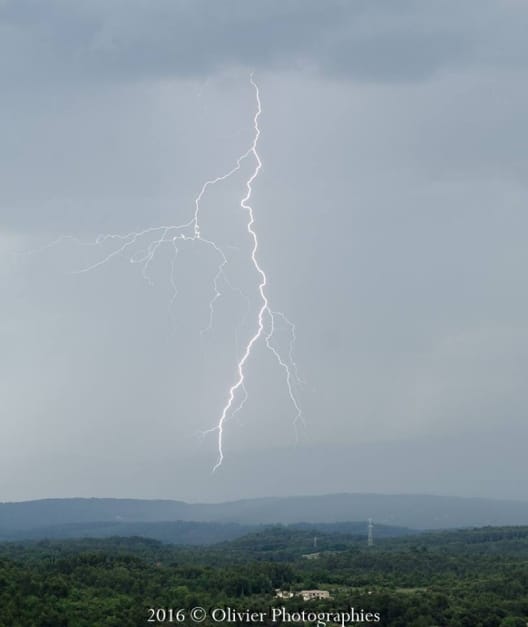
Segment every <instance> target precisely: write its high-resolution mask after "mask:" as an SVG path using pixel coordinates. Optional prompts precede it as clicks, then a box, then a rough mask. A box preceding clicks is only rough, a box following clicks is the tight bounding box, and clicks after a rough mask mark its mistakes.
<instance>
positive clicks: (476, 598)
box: [0, 527, 528, 627]
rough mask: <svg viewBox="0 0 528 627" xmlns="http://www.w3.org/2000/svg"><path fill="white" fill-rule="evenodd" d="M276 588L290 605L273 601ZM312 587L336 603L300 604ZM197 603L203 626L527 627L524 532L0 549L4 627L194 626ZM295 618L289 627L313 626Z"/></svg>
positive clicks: (277, 531) (298, 534) (303, 533)
mask: <svg viewBox="0 0 528 627" xmlns="http://www.w3.org/2000/svg"><path fill="white" fill-rule="evenodd" d="M277 588H280V589H282V590H285V591H291V593H292V594H293V595H294V596H292V598H288V599H278V598H276V596H275V595H276V592H275V590H276V589H277ZM313 589H318V590H321V591H326V592H328V593H329V594H330V596H331V598H329V599H319V600H304V599H303V598H302V597H301V596H298V593H299V592H300V591H301V590H313ZM198 606H200V607H203V608H205V609H206V610H207V612H208V614H207V617H206V618H205V620H204V622H202V623H201V624H203V625H213V624H216V625H218V624H228V623H227V622H226V620H223V619H221V620H218V618H217V620H216V622H215V621H214V620H213V618H212V614H211V611H212V609H213V608H224V609H221V610H220V611H221V612H224V611H225V608H226V607H230V608H232V609H233V611H234V610H238V611H242V610H246V609H248V608H249V609H251V610H254V611H259V612H262V618H261V619H260V620H258V621H257V622H256V623H255V622H252V623H248V622H247V621H245V620H243V617H242V619H240V618H239V619H237V618H236V617H235V618H234V619H233V621H232V622H231V623H230V624H257V625H276V624H280V620H276V621H275V622H272V620H271V612H272V611H273V608H275V611H279V609H278V608H280V607H283V608H284V609H283V610H280V611H281V612H285V613H290V616H293V617H294V618H295V615H294V614H293V613H294V612H296V611H297V612H300V611H305V612H315V613H321V612H323V613H327V614H330V615H331V616H330V617H329V618H328V617H326V618H323V623H326V624H328V625H330V624H333V623H334V622H336V619H335V616H334V613H335V612H340V611H342V612H350V607H351V606H352V607H353V608H354V611H355V612H356V616H355V618H358V617H360V616H363V617H365V616H370V617H371V618H373V620H371V621H369V622H370V623H371V624H373V623H375V624H378V625H386V626H391V627H431V626H433V625H438V626H444V627H520V626H522V627H525V625H526V622H527V621H528V528H527V527H504V528H481V529H474V530H464V531H455V532H441V533H432V534H421V535H419V536H407V537H399V538H386V539H381V540H379V541H378V542H377V544H376V545H375V546H373V547H367V546H366V543H365V538H364V537H358V536H354V535H351V534H347V533H335V534H333V533H327V534H323V535H322V536H321V539H320V543H318V546H317V547H315V549H314V546H313V537H312V531H311V530H307V529H293V528H291V527H290V528H284V527H276V528H272V529H264V530H261V531H259V532H258V533H256V534H252V535H249V536H245V537H243V538H239V539H237V540H234V541H231V542H224V543H221V544H218V545H215V546H211V547H190V546H189V547H176V546H171V545H164V544H162V543H160V542H158V541H155V540H147V539H144V538H111V539H84V540H68V541H49V540H47V541H34V542H25V543H4V544H0V626H1V627H31V626H34V627H63V626H70V627H95V626H97V627H127V626H130V627H135V626H140V625H151V624H171V622H170V619H171V618H172V624H178V623H181V624H186V625H192V624H193V623H192V621H191V620H190V611H191V608H195V607H198ZM150 608H152V609H150ZM156 608H158V609H159V611H158V612H155V611H154V610H155V609H156ZM178 612H179V613H178ZM377 615H379V620H378V621H376V620H375V618H376V616H377ZM149 617H150V618H152V621H153V622H149V621H148V619H149ZM220 618H222V617H220ZM297 618H298V620H293V621H290V622H289V623H287V624H291V625H302V624H303V622H310V621H311V620H312V619H313V618H314V617H310V616H308V617H306V616H305V617H304V618H305V620H304V621H303V617H302V616H298V617H297ZM345 624H361V623H360V622H355V623H354V622H352V620H345ZM362 624H366V621H363V623H362ZM320 627H322V625H321V626H320Z"/></svg>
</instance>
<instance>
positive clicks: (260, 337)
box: [33, 74, 304, 472]
mask: <svg viewBox="0 0 528 627" xmlns="http://www.w3.org/2000/svg"><path fill="white" fill-rule="evenodd" d="M250 83H251V86H252V88H253V90H254V93H255V101H256V111H255V114H254V116H253V139H252V142H251V145H250V147H249V148H248V149H247V150H246V151H245V152H244V153H242V154H241V155H240V156H239V157H238V158H237V159H236V162H235V164H234V165H233V166H232V167H231V169H230V170H228V171H227V172H225V173H224V174H222V175H220V176H217V177H215V178H212V179H209V180H207V181H206V182H205V183H204V184H203V185H202V187H201V189H200V191H199V193H198V195H197V196H196V198H195V199H194V212H193V216H192V218H191V219H190V220H189V221H188V222H186V223H184V224H180V225H164V226H151V227H148V228H146V229H144V230H142V231H137V232H130V233H125V234H111V233H107V234H101V235H98V236H97V238H96V239H95V240H94V241H91V242H82V241H80V240H78V239H77V238H75V237H73V236H71V235H65V236H62V237H60V238H59V239H58V240H55V241H54V242H52V243H51V244H48V245H46V246H45V247H43V248H41V249H39V250H37V251H33V252H41V251H42V250H44V249H46V248H49V247H51V246H55V245H57V244H59V243H61V242H63V241H65V240H73V241H74V242H76V243H77V244H80V245H83V246H96V247H100V246H102V245H107V244H114V247H113V249H112V250H111V251H110V252H108V253H107V254H105V255H104V256H102V257H101V258H99V259H98V260H97V261H95V262H94V263H92V264H90V265H88V266H86V267H84V268H82V269H80V270H77V271H75V272H74V273H75V274H83V273H86V272H91V271H94V270H97V269H98V268H101V267H102V266H104V265H106V264H108V263H109V262H111V261H112V260H114V259H116V258H118V257H121V256H123V255H125V254H127V255H128V256H129V261H130V263H131V264H140V266H141V274H142V276H143V278H144V279H145V280H146V281H147V282H148V283H149V284H150V285H153V283H154V282H153V280H152V278H151V276H150V272H149V270H150V265H151V263H152V262H153V260H154V258H155V257H156V255H157V253H158V251H159V250H160V248H161V247H162V246H165V245H171V246H172V248H173V257H172V260H171V269H170V284H171V287H172V289H173V296H172V299H171V306H172V304H173V302H174V301H175V299H176V297H177V294H178V289H177V285H176V282H175V268H176V263H177V256H178V253H179V250H180V248H179V247H180V245H183V244H186V243H193V244H200V245H203V246H206V247H209V248H211V249H212V250H213V251H214V252H215V254H216V255H217V256H218V259H219V263H218V266H217V269H216V272H215V274H214V276H213V279H212V291H213V296H212V297H211V300H210V301H209V319H208V323H207V325H206V326H205V327H204V328H203V329H202V330H201V331H200V333H201V335H202V337H203V336H205V335H206V334H207V333H208V332H209V331H210V330H211V329H212V327H213V320H214V312H215V305H216V303H217V301H218V300H219V299H220V298H221V296H222V295H223V293H222V291H221V289H220V282H221V281H223V282H224V283H225V284H226V285H227V286H228V287H229V289H231V290H233V291H236V292H238V293H240V294H241V295H242V296H244V297H245V298H246V300H247V297H246V296H245V294H243V292H242V291H241V290H240V289H239V288H238V287H236V286H233V285H232V284H231V282H230V281H229V278H228V277H227V275H226V268H227V266H228V265H229V258H228V256H227V255H226V254H225V253H224V251H223V250H222V248H221V247H220V246H219V245H218V244H217V243H216V242H215V241H214V240H212V239H208V238H205V237H204V236H203V235H202V229H201V224H200V214H201V202H202V200H203V198H204V196H205V194H206V193H207V191H208V190H209V189H210V188H212V187H214V186H215V185H218V184H220V183H222V182H224V181H226V180H228V179H230V178H231V177H232V176H233V175H235V174H236V173H237V172H239V171H240V170H241V167H242V164H243V162H245V161H246V160H249V159H252V160H253V161H254V163H255V166H254V168H253V170H252V172H251V174H250V175H249V178H248V179H247V180H246V182H245V190H246V191H245V194H244V196H243V197H242V199H241V200H240V208H241V209H242V210H243V211H244V212H245V213H246V214H247V233H248V236H249V239H250V244H251V253H250V258H249V262H250V263H251V265H252V267H253V268H254V270H255V272H256V274H257V277H258V287H257V293H258V298H259V303H260V304H259V306H258V311H257V315H256V319H255V330H254V331H253V333H252V335H251V336H250V338H249V339H248V340H247V342H246V343H245V345H244V346H243V348H242V351H241V353H242V354H241V356H240V358H239V360H238V362H237V364H236V368H235V374H234V381H233V383H232V385H231V386H230V387H229V390H228V392H227V396H226V402H225V404H224V406H223V408H222V410H221V412H220V413H219V417H218V420H217V422H216V424H215V425H214V426H213V427H211V428H210V429H208V430H207V431H204V432H203V434H204V435H205V434H209V433H216V434H217V452H218V457H217V461H216V463H215V465H214V467H213V472H215V471H216V470H218V468H219V467H220V466H221V465H222V462H223V460H224V436H225V427H226V423H227V421H228V420H230V419H232V418H233V417H234V416H235V415H236V414H238V413H239V412H240V411H241V410H242V409H243V408H244V406H245V404H246V401H247V400H248V393H247V390H246V386H245V381H246V370H247V365H248V362H249V361H250V358H251V356H252V354H253V350H254V348H255V346H256V345H257V343H258V342H259V341H263V342H264V345H265V346H266V348H267V349H268V350H269V352H270V353H271V354H272V355H273V357H274V358H275V360H276V361H277V363H278V365H279V367H280V368H281V369H282V371H283V372H284V375H285V380H286V388H287V392H288V395H289V398H290V401H291V404H292V406H293V409H294V418H293V425H294V428H295V432H296V434H297V436H298V426H299V424H300V423H304V419H303V415H302V411H301V407H300V404H299V401H298V400H297V393H296V388H297V385H299V384H301V383H303V382H302V380H301V379H300V377H299V375H298V372H297V364H296V362H295V360H294V356H293V353H294V345H295V341H296V333H295V325H294V324H293V323H292V322H291V321H290V320H289V319H288V318H287V317H286V316H285V314H284V313H282V312H277V311H273V310H272V309H271V307H270V303H269V299H268V296H267V288H268V278H267V275H266V273H265V272H264V269H263V267H262V265H261V263H260V261H259V258H258V252H259V240H258V235H257V231H256V222H255V215H254V210H253V207H252V204H251V200H252V196H253V184H254V182H255V180H256V179H257V177H258V175H259V173H260V170H261V169H262V161H261V159H260V156H259V153H258V150H257V148H258V143H259V139H260V134H261V130H260V126H259V120H260V117H261V114H262V104H261V100H260V92H259V88H258V85H257V84H256V82H255V81H254V78H253V74H251V75H250ZM246 316H247V314H246ZM278 321H280V322H281V323H282V324H283V326H285V327H286V328H287V330H288V333H289V337H290V341H289V347H288V352H287V354H286V356H284V355H283V354H282V352H281V351H280V349H279V347H278V346H277V345H276V343H274V342H273V339H274V334H275V331H276V326H277V322H278Z"/></svg>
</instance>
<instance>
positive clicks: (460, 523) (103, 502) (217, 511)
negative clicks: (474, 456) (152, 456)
mask: <svg viewBox="0 0 528 627" xmlns="http://www.w3.org/2000/svg"><path fill="white" fill-rule="evenodd" d="M368 518H374V521H375V522H376V523H379V524H385V525H391V526H397V527H410V528H414V529H446V528H459V527H479V526H485V525H495V526H500V525H523V524H528V502H525V501H501V500H492V499H480V498H478V499H477V498H475V499H470V498H456V497H442V496H427V495H383V494H330V495H323V496H297V497H284V498H261V499H248V500H241V501H232V502H227V503H185V502H183V501H169V500H164V501H162V500H140V499H98V498H93V499H80V498H74V499H44V500H39V501H25V502H20V503H0V533H3V534H4V535H5V534H6V533H7V532H9V531H12V530H18V531H21V530H29V529H34V528H35V527H39V528H41V527H51V526H54V525H64V524H80V523H93V522H98V523H108V522H111V523H139V522H142V523H145V522H150V523H154V522H155V523H160V522H169V521H198V522H218V523H238V524H241V525H259V524H266V525H268V524H276V523H282V524H291V523H299V522H307V523H336V522H346V521H351V520H352V521H354V520H355V521H361V520H363V521H364V520H367V519H368Z"/></svg>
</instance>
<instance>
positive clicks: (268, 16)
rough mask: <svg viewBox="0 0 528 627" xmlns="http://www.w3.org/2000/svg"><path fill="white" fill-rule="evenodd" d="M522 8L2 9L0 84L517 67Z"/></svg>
mask: <svg viewBox="0 0 528 627" xmlns="http://www.w3.org/2000/svg"><path fill="white" fill-rule="evenodd" d="M527 20H528V7H527V6H526V5H523V4H522V3H516V2H507V1H502V2H498V1H491V0H472V1H470V2H464V3H460V2H458V1H455V0H448V1H446V2H442V3H425V2H422V1H419V0H403V1H400V2H397V3H395V2H390V1H388V0H379V1H376V2H372V1H371V0H354V1H347V0H329V1H325V2H321V1H318V0H281V1H277V0H273V1H271V2H256V1H255V0H252V1H247V0H224V1H222V2H218V1H215V0H187V1H183V0H158V1H156V2H152V1H150V0H127V1H124V0H117V1H115V2H102V1H100V0H99V1H97V0H94V1H92V2H80V1H73V2H69V1H66V0H43V1H41V2H37V1H35V0H33V1H31V0H4V1H3V2H2V3H0V29H1V30H0V33H1V37H0V41H1V44H0V51H1V58H2V61H0V72H1V75H0V76H1V80H4V81H5V80H6V79H10V80H11V81H12V82H14V81H16V82H17V83H20V81H23V80H24V79H25V80H26V81H37V82H38V81H43V82H44V81H49V80H50V79H62V80H68V81H75V80H79V78H80V77H86V78H87V77H90V78H92V79H105V78H106V79H109V78H110V77H120V78H123V79H131V78H152V77H155V78H156V77H160V76H180V77H185V76H196V75H198V76H207V75H210V74H212V73H214V72H215V71H218V70H223V69H225V68H229V67H232V66H235V67H236V66H243V67H250V68H255V69H262V68H266V69H298V68H308V69H313V70H315V71H317V72H320V73H322V74H325V75H329V76H341V77H346V78H354V79H359V80H373V81H400V80H405V81H407V80H411V81H413V80H421V79H424V78H427V77H429V76H431V75H432V74H434V73H435V72H438V71H442V70H447V71H449V70H450V69H452V68H455V67H460V65H465V64H471V63H473V64H496V63H504V62H508V63H512V62H514V63H518V64H522V65H525V64H526V61H527V49H528V45H527V44H526V43H525V40H526V38H525V36H524V35H525V32H526V24H527Z"/></svg>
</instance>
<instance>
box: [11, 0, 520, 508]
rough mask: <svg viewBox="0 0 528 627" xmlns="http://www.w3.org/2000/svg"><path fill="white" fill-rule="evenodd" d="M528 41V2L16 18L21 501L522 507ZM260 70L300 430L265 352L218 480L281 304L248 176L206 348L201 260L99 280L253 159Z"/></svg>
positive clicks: (14, 436) (205, 264)
mask: <svg viewBox="0 0 528 627" xmlns="http://www.w3.org/2000/svg"><path fill="white" fill-rule="evenodd" d="M527 27H528V5H527V4H526V3H524V2H521V1H514V0H494V1H486V0H478V1H477V0H470V1H468V2H464V3H460V2H455V1H454V0H453V1H451V0H448V1H446V2H442V3H433V2H430V3H426V2H423V1H418V0H415V1H410V0H400V2H398V3H394V2H389V1H383V0H379V1H377V2H372V1H370V0H369V1H367V0H356V1H354V2H345V1H336V0H330V1H328V2H312V1H302V2H301V0H297V1H284V0H282V1H281V2H278V1H276V0H272V1H270V2H265V3H264V2H260V3H257V2H247V1H242V0H238V1H235V0H225V1H224V2H221V3H220V2H213V1H212V0H210V1H199V0H196V1H193V2H190V1H189V2H183V1H174V0H171V1H168V0H158V1H157V2H152V1H147V0H143V1H140V0H127V2H124V1H115V2H102V1H97V0H96V1H92V2H81V1H75V2H71V1H66V0H63V1H60V0H42V1H39V2H34V1H30V0H16V1H14V0H0V87H1V93H2V97H1V99H0V137H1V141H0V374H1V376H0V386H1V415H2V419H1V422H0V499H1V500H23V499H31V498H43V497H70V496H100V497H102V496H114V497H142V498H175V499H186V500H191V501H222V500H225V499H237V498H245V497H258V496H265V495H274V496H281V495H290V494H316V493H330V492H331V493H334V492H382V493H428V494H446V495H447V494H448V495H459V496H489V497H507V498H525V496H526V492H525V487H523V485H522V479H523V477H525V476H526V473H527V472H528V457H527V456H526V451H525V442H526V438H527V436H528V425H527V422H526V415H527V410H528V393H527V386H526V373H527V369H528V326H527V322H526V321H527V319H528V317H527V316H528V289H527V283H528V245H527V243H528V189H527V186H526V178H527V175H528V149H527V146H528V141H527V140H528V137H527V133H528V131H527V128H528V127H527V125H526V111H527V110H528V86H527V82H526V71H527V66H528V40H527V39H526V31H527ZM252 72H253V76H254V80H255V82H256V84H257V85H258V88H259V90H260V98H261V103H262V114H261V116H260V118H259V125H260V130H261V135H260V138H259V144H258V153H259V156H260V158H261V160H262V169H261V171H260V172H259V174H258V177H257V178H256V179H255V181H254V183H253V193H252V197H251V205H252V207H253V209H254V214H255V230H256V232H257V234H258V240H259V248H258V259H259V262H260V264H261V265H262V267H263V268H264V270H265V272H266V275H267V279H268V284H267V295H268V297H269V299H270V305H271V307H272V308H273V309H274V310H278V311H282V312H284V313H285V314H286V315H287V316H288V318H289V319H290V320H292V321H293V322H294V323H295V325H296V335H297V342H296V345H295V355H294V358H295V362H296V364H297V367H298V371H299V375H300V377H301V378H302V380H303V381H304V383H302V384H299V385H295V386H294V390H295V394H296V395H297V398H298V400H299V404H300V406H301V407H302V411H303V417H304V424H303V425H302V426H300V427H299V428H298V429H297V433H296V429H295V428H294V424H293V421H294V418H295V409H294V407H292V404H291V402H290V399H289V397H288V389H287V386H286V381H285V376H284V371H283V369H281V367H280V365H279V364H278V363H277V360H276V359H275V358H274V356H273V355H272V354H271V353H270V352H269V351H268V350H266V346H265V343H264V342H263V341H262V340H261V341H259V342H258V343H257V345H256V346H255V349H254V351H253V352H252V354H251V356H250V359H249V360H248V362H247V366H246V369H245V374H246V379H245V383H246V388H247V394H248V400H247V402H246V403H245V405H244V407H243V408H242V410H241V411H240V412H238V413H237V414H236V415H235V416H234V417H233V418H232V419H230V420H228V421H227V422H226V423H225V429H224V455H225V459H224V461H223V464H222V465H221V467H220V468H218V469H217V470H216V472H214V473H213V472H212V468H213V466H214V465H215V463H216V461H217V456H218V452H217V436H216V433H215V432H212V433H208V434H205V435H204V434H203V432H204V431H206V430H208V429H210V428H212V427H214V426H215V425H216V424H217V422H218V418H219V416H220V414H221V411H222V407H223V406H224V405H225V403H226V400H227V397H228V392H229V388H230V386H231V385H232V384H233V382H234V380H235V378H236V364H237V360H238V359H239V358H240V355H241V353H242V351H243V347H244V345H245V343H247V341H248V339H249V338H250V337H251V335H252V333H253V331H254V329H255V323H256V315H257V312H258V307H259V294H258V276H257V274H256V273H255V269H254V268H253V267H252V266H251V264H250V255H251V240H250V238H249V237H248V232H247V213H246V212H245V211H243V210H242V209H241V207H240V200H241V198H242V197H243V196H244V194H245V191H246V187H245V185H246V180H247V179H248V177H249V176H250V175H251V172H252V171H253V169H254V167H255V162H254V159H252V158H251V156H250V157H249V158H248V159H246V160H245V161H244V162H243V163H242V165H241V168H240V171H239V172H237V173H235V175H234V176H232V177H231V178H230V179H229V180H227V181H225V182H222V183H219V184H217V185H215V186H211V187H209V188H208V190H207V192H206V194H205V195H204V198H203V203H202V213H201V229H202V235H203V236H204V237H207V238H210V239H211V240H214V241H215V242H217V243H218V245H219V246H221V248H222V250H224V251H226V255H227V256H228V258H229V264H228V265H227V267H226V276H227V277H228V279H229V284H230V285H232V286H233V287H236V288H239V289H240V291H237V289H231V288H230V287H229V285H228V284H226V282H225V281H223V280H221V281H220V288H221V289H220V291H221V296H220V297H219V298H218V299H217V300H216V301H215V316H214V320H213V324H212V328H211V329H210V330H209V331H208V332H207V333H205V334H203V333H202V334H201V333H200V330H202V329H204V327H206V326H207V324H208V319H209V302H210V300H211V298H212V297H213V296H214V285H213V278H214V276H215V272H216V270H217V267H218V257H217V256H215V254H214V251H213V250H211V249H210V248H208V247H200V246H198V245H193V244H192V243H190V242H185V241H182V242H181V243H180V242H178V244H179V245H178V248H179V252H178V255H177V256H174V253H175V250H174V246H173V245H163V246H160V248H159V250H158V251H157V253H156V255H155V257H154V258H153V260H152V263H151V264H150V265H149V273H148V274H149V277H150V280H146V278H145V276H143V275H144V273H143V272H142V268H143V266H142V264H141V263H140V262H139V260H140V259H141V255H142V254H144V253H145V250H146V249H147V248H148V245H149V242H151V241H152V239H150V240H149V239H148V238H147V239H145V240H142V241H141V242H139V243H138V245H137V246H136V247H135V248H134V250H133V251H130V254H129V251H128V250H127V251H124V252H123V254H116V255H115V256H113V257H111V258H110V259H109V260H108V261H107V262H106V263H104V264H102V265H99V266H97V267H95V268H93V269H92V270H90V271H88V272H79V271H81V270H83V269H87V268H89V267H91V266H93V265H94V264H95V265H97V262H98V261H99V260H101V259H105V258H106V257H107V256H108V255H109V254H110V253H112V251H114V250H116V248H118V246H116V240H115V239H114V240H104V241H102V242H101V243H100V244H99V245H97V246H87V245H85V244H86V243H90V242H92V243H93V242H95V241H96V239H97V237H98V235H100V234H105V233H113V234H120V235H123V234H127V233H131V232H139V231H142V230H144V229H148V228H150V227H159V226H161V225H179V224H182V223H185V222H187V221H188V220H189V219H191V218H192V215H193V212H194V202H195V198H196V196H197V194H198V193H199V191H200V189H201V188H202V186H203V184H204V183H205V182H206V181H207V180H210V179H214V178H215V177H218V176H220V175H222V174H224V173H225V172H227V171H229V170H230V169H231V168H232V167H233V166H234V165H235V163H236V160H237V158H238V157H240V155H242V154H243V153H245V152H246V151H247V149H248V148H249V147H250V145H251V142H252V141H253V137H254V128H253V119H254V115H255V112H256V100H255V91H254V89H253V87H252V85H251V82H250V75H251V73H252ZM63 236H71V237H63ZM50 243H54V244H53V245H52V246H48V244H50ZM180 244H181V245H180ZM187 244H188V245H187ZM131 261H132V262H135V263H131ZM176 289H177V293H176V292H175V290H176ZM276 341H277V343H278V345H279V346H281V347H282V350H283V351H286V353H287V350H288V337H287V335H286V334H285V329H284V328H283V327H280V328H278V329H277V337H276Z"/></svg>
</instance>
